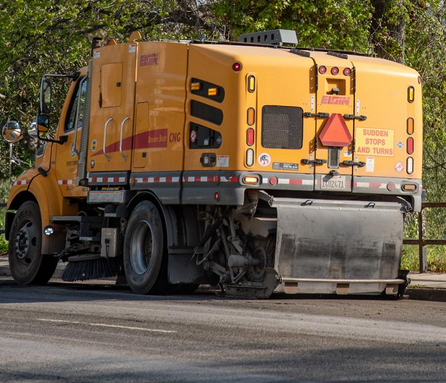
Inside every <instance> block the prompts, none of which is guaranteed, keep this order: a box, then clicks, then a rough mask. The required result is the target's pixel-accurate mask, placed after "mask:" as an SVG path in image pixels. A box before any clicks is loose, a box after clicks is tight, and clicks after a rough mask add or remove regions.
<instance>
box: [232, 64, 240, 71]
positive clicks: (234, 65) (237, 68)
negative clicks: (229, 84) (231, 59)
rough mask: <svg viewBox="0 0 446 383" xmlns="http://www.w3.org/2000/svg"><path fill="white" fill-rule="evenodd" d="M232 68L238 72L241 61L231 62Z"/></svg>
mask: <svg viewBox="0 0 446 383" xmlns="http://www.w3.org/2000/svg"><path fill="white" fill-rule="evenodd" d="M232 70H233V71H234V72H240V71H241V70H242V63H239V62H236V63H234V64H232Z"/></svg>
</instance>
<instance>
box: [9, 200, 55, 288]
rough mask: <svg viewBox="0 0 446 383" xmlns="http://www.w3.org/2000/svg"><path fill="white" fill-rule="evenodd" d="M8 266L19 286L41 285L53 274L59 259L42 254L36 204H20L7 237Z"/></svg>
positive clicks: (29, 202)
mask: <svg viewBox="0 0 446 383" xmlns="http://www.w3.org/2000/svg"><path fill="white" fill-rule="evenodd" d="M8 252H9V268H10V270H11V274H12V277H13V278H14V281H16V282H17V283H19V284H22V285H29V284H37V285H44V284H46V283H47V282H48V281H49V280H50V278H51V277H52V276H53V274H54V270H55V269H56V266H57V262H58V258H55V257H53V256H51V255H43V254H42V219H41V216H40V210H39V206H38V205H37V204H36V203H35V202H33V201H27V202H25V203H24V204H23V205H22V206H20V208H19V210H18V211H17V214H16V215H15V217H14V220H13V221H12V225H11V232H10V236H9V247H8Z"/></svg>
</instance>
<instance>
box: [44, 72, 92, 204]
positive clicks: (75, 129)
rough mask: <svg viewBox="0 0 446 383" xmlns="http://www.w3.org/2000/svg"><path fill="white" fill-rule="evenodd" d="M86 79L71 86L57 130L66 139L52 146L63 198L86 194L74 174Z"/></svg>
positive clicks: (80, 131) (84, 102)
mask: <svg viewBox="0 0 446 383" xmlns="http://www.w3.org/2000/svg"><path fill="white" fill-rule="evenodd" d="M87 83H88V77H87V76H82V77H80V78H79V79H78V80H77V82H76V83H75V84H73V85H72V88H71V89H72V92H71V97H69V98H68V101H66V102H67V103H68V105H66V107H65V108H64V110H66V113H65V112H64V113H63V114H62V116H61V119H60V122H59V126H58V130H59V136H58V138H59V139H66V142H64V143H63V144H62V145H60V144H59V145H58V144H53V145H54V146H53V148H55V150H56V161H55V165H54V166H55V168H56V178H57V183H58V185H59V188H60V191H61V193H62V195H63V196H64V197H79V196H83V195H84V194H85V192H86V190H84V188H82V187H76V186H75V184H76V173H77V168H78V156H79V147H80V138H81V134H82V123H83V121H84V113H85V110H86V108H85V107H86V105H85V104H86V102H87V85H88V84H87Z"/></svg>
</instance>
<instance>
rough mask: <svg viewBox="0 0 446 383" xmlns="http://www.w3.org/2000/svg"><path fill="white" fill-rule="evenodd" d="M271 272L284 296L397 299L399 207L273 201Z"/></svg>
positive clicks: (279, 199)
mask: <svg viewBox="0 0 446 383" xmlns="http://www.w3.org/2000/svg"><path fill="white" fill-rule="evenodd" d="M271 205H272V206H273V207H275V208H277V216H278V224H277V247H276V254H275V269H276V270H277V271H278V274H279V275H280V276H281V278H282V284H281V286H279V291H280V290H281V291H283V292H286V293H319V294H333V293H338V294H355V293H361V294H364V293H372V294H379V293H382V292H386V293H387V294H392V295H393V294H397V292H398V285H399V284H401V283H403V282H404V280H400V279H397V278H398V272H399V267H400V259H401V249H402V243H403V214H402V211H403V206H402V205H401V204H399V203H396V202H395V203H393V202H365V201H337V200H303V199H285V198H283V199H281V198H277V199H274V200H273V201H272V203H271Z"/></svg>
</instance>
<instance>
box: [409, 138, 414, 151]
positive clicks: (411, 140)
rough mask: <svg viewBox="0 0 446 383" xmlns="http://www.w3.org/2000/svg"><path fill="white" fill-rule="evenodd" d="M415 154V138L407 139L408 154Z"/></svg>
mask: <svg viewBox="0 0 446 383" xmlns="http://www.w3.org/2000/svg"><path fill="white" fill-rule="evenodd" d="M413 152H414V140H413V137H409V138H408V139H407V154H413Z"/></svg>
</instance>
